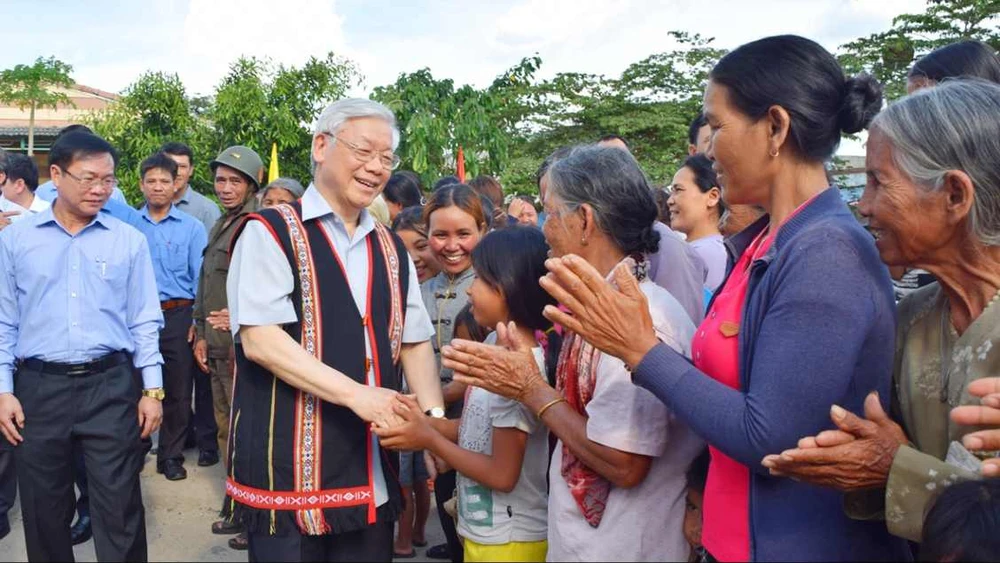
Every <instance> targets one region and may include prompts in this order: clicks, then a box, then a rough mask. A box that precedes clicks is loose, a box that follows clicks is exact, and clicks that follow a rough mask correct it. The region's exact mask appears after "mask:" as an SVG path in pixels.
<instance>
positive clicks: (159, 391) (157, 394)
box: [142, 387, 167, 401]
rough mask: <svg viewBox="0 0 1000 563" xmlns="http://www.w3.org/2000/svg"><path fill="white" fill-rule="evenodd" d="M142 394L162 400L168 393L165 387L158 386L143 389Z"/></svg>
mask: <svg viewBox="0 0 1000 563" xmlns="http://www.w3.org/2000/svg"><path fill="white" fill-rule="evenodd" d="M142 396H143V397H149V398H150V399H156V400H157V401H162V400H163V399H165V398H166V396H167V394H166V393H164V392H163V387H156V388H155V389H143V390H142Z"/></svg>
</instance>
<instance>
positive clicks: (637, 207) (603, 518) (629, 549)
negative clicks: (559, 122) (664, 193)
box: [445, 147, 703, 561]
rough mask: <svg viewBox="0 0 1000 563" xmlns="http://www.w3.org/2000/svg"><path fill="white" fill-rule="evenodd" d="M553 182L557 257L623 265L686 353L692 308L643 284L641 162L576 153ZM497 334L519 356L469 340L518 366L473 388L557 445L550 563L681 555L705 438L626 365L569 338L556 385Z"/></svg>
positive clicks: (646, 200)
mask: <svg viewBox="0 0 1000 563" xmlns="http://www.w3.org/2000/svg"><path fill="white" fill-rule="evenodd" d="M546 175H547V185H548V189H547V190H546V194H545V200H544V206H545V210H546V212H547V213H548V219H547V220H546V222H545V225H544V229H543V230H544V233H545V238H546V240H547V241H548V243H549V245H550V247H551V251H550V253H551V255H553V256H562V255H566V254H575V255H578V256H580V257H581V258H582V259H583V260H586V261H587V262H588V263H590V264H591V265H592V266H593V267H594V268H595V269H596V270H597V271H598V272H600V273H601V274H602V275H605V276H608V275H610V274H611V272H612V271H613V270H614V269H615V268H616V266H618V265H620V264H624V265H626V267H627V268H628V269H629V271H631V272H632V274H633V275H635V276H636V278H637V279H638V280H639V282H640V284H639V287H640V289H641V291H642V292H643V293H644V294H645V295H646V296H647V298H648V300H649V312H650V314H651V315H652V316H653V326H654V329H655V331H656V334H657V335H658V336H659V338H660V339H662V340H663V341H664V342H666V343H667V344H668V345H669V346H671V347H672V348H673V349H675V350H677V351H678V352H679V353H682V354H685V355H690V352H689V350H690V347H689V344H690V342H691V337H692V335H693V333H694V325H693V324H692V322H691V320H690V318H689V317H688V314H687V312H686V311H685V310H684V308H683V307H682V306H681V305H680V303H678V302H677V300H676V299H674V297H673V296H671V295H670V293H668V292H667V291H666V290H664V289H662V288H660V287H659V286H657V285H656V284H654V283H653V282H651V281H649V280H648V279H647V277H646V261H645V258H644V256H645V254H648V253H652V252H655V251H656V249H657V247H658V244H659V234H658V233H656V231H654V229H653V223H654V222H655V221H656V205H655V204H654V202H653V196H652V191H651V190H650V189H649V186H648V185H647V183H646V179H645V177H644V176H643V173H642V171H641V170H640V168H639V166H638V164H637V163H636V161H635V159H634V158H633V157H632V156H631V155H630V154H629V153H627V152H626V151H622V150H619V149H616V148H604V147H578V148H574V149H573V150H572V151H570V152H569V154H567V155H566V156H565V157H564V158H562V159H560V160H558V161H556V162H555V163H554V164H552V166H551V168H549V170H548V172H547V173H546ZM497 331H498V335H499V337H500V341H501V342H504V343H506V344H508V346H510V347H512V348H515V349H517V350H518V352H516V353H511V352H508V351H505V350H503V349H501V348H497V347H491V346H488V345H484V344H473V343H464V346H466V349H469V348H468V346H474V347H475V350H478V351H479V352H480V353H483V354H491V353H495V354H497V357H498V360H499V361H503V360H504V359H506V360H511V361H512V363H511V364H510V365H509V366H507V367H505V368H503V369H500V370H497V371H496V372H491V373H490V374H488V375H485V376H484V377H483V378H482V379H479V378H477V379H476V380H475V382H474V383H475V384H476V385H478V386H480V387H483V388H485V389H487V390H489V391H493V392H495V393H498V394H500V395H504V396H507V397H511V398H516V399H518V400H520V401H522V402H523V403H524V404H525V405H527V406H528V407H529V408H531V409H532V411H533V412H535V413H537V415H538V418H539V419H540V420H541V422H543V423H544V424H545V425H546V426H548V428H549V429H550V430H551V431H552V433H553V434H555V435H556V436H557V437H558V438H559V441H558V443H557V444H556V447H555V452H554V455H553V457H552V462H551V465H550V472H549V480H550V491H549V504H548V529H549V538H548V541H549V552H548V557H547V558H548V560H550V561H611V560H631V561H678V560H686V559H687V557H688V549H689V548H688V545H687V544H686V542H685V540H684V536H683V531H682V528H683V526H682V524H683V521H684V512H685V503H684V494H685V477H684V474H685V470H686V469H687V467H688V465H689V464H690V462H691V461H692V460H693V459H694V458H695V456H696V455H697V454H698V453H699V452H700V450H701V448H702V447H703V446H702V442H701V441H700V440H699V439H698V438H697V437H696V436H695V435H694V434H693V433H692V431H691V430H690V429H688V428H687V427H686V426H684V425H683V424H682V423H680V422H679V421H678V420H676V419H675V418H674V417H673V416H671V415H670V413H669V411H668V409H667V407H666V406H665V405H664V404H663V403H661V402H660V401H658V400H657V399H656V397H654V396H653V394H652V393H650V392H649V391H647V390H645V389H642V388H640V387H636V386H635V385H632V382H631V378H630V375H629V373H628V371H627V370H626V368H625V366H624V364H622V362H621V361H620V360H617V359H616V358H614V357H611V356H608V355H606V354H604V353H602V352H601V351H599V350H597V349H596V348H594V347H593V346H592V345H591V344H590V343H588V342H586V341H585V340H584V339H583V338H581V337H580V336H578V335H576V334H573V333H568V334H567V335H566V338H565V340H564V342H563V345H562V352H561V354H560V357H559V363H558V365H557V368H556V379H557V381H556V384H555V387H554V388H553V387H551V386H550V385H548V384H547V383H546V382H545V381H544V379H543V376H542V374H540V373H539V372H538V370H537V368H536V367H535V362H534V360H533V359H532V356H531V351H530V348H529V345H528V344H526V343H521V344H522V345H521V346H520V347H519V346H518V343H516V342H511V341H510V340H508V338H510V339H513V340H516V338H515V336H514V335H515V334H516V331H515V330H513V327H503V326H500V327H497ZM448 349H449V348H448V347H445V350H448ZM453 352H454V350H453ZM446 357H450V358H451V361H456V360H457V361H459V362H461V361H462V359H463V358H466V356H465V355H463V354H461V353H457V354H452V355H450V356H449V355H447V354H446ZM445 365H449V364H448V360H446V363H445ZM452 365H458V364H452ZM472 371H473V372H474V371H475V370H472ZM465 373H466V374H469V371H468V370H467V371H465ZM529 389H530V390H531V392H530V393H528V392H527V391H528V390H529Z"/></svg>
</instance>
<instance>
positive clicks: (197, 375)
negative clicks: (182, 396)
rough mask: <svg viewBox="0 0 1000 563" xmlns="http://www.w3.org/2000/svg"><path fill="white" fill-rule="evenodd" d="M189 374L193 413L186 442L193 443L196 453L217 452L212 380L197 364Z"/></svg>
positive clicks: (217, 432) (216, 428)
mask: <svg viewBox="0 0 1000 563" xmlns="http://www.w3.org/2000/svg"><path fill="white" fill-rule="evenodd" d="M191 374H192V379H193V382H194V411H193V412H192V413H191V416H190V418H189V421H190V422H189V423H188V431H187V433H188V438H187V440H186V441H188V442H194V443H195V445H197V447H198V451H201V452H215V451H218V450H219V427H218V426H217V425H216V423H215V403H214V402H213V400H212V380H211V379H210V378H209V375H208V374H207V373H205V372H203V371H201V368H199V367H198V365H197V364H192V367H191ZM188 398H189V399H190V397H188Z"/></svg>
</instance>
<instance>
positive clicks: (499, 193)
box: [469, 174, 503, 208]
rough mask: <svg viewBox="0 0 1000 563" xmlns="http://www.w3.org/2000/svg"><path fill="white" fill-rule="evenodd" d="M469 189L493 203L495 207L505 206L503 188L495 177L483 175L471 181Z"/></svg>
mask: <svg viewBox="0 0 1000 563" xmlns="http://www.w3.org/2000/svg"><path fill="white" fill-rule="evenodd" d="M469 187H470V188H472V189H474V190H476V192H477V193H479V194H482V195H484V196H486V197H488V198H489V199H490V201H491V202H493V207H494V208H496V207H501V206H503V186H501V185H500V182H499V181H497V179H496V178H494V177H493V176H487V175H486V174H482V175H479V176H476V177H475V178H473V179H471V180H469Z"/></svg>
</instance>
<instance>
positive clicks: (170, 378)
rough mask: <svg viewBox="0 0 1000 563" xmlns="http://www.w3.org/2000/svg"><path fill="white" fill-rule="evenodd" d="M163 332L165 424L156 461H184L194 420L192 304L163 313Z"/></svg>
mask: <svg viewBox="0 0 1000 563" xmlns="http://www.w3.org/2000/svg"><path fill="white" fill-rule="evenodd" d="M163 321H164V325H163V330H161V331H160V354H162V355H163V392H164V393H166V398H165V399H163V423H162V424H161V425H160V439H159V443H158V444H157V446H156V463H157V465H162V464H163V462H164V461H167V460H168V459H175V460H178V461H179V460H181V459H182V455H183V452H184V438H185V437H186V434H187V428H188V423H189V422H190V420H191V376H192V373H191V370H192V369H193V368H194V353H193V352H192V351H191V346H190V345H189V344H188V341H187V335H188V329H189V328H190V327H191V307H177V308H174V309H170V310H168V311H164V312H163Z"/></svg>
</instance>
